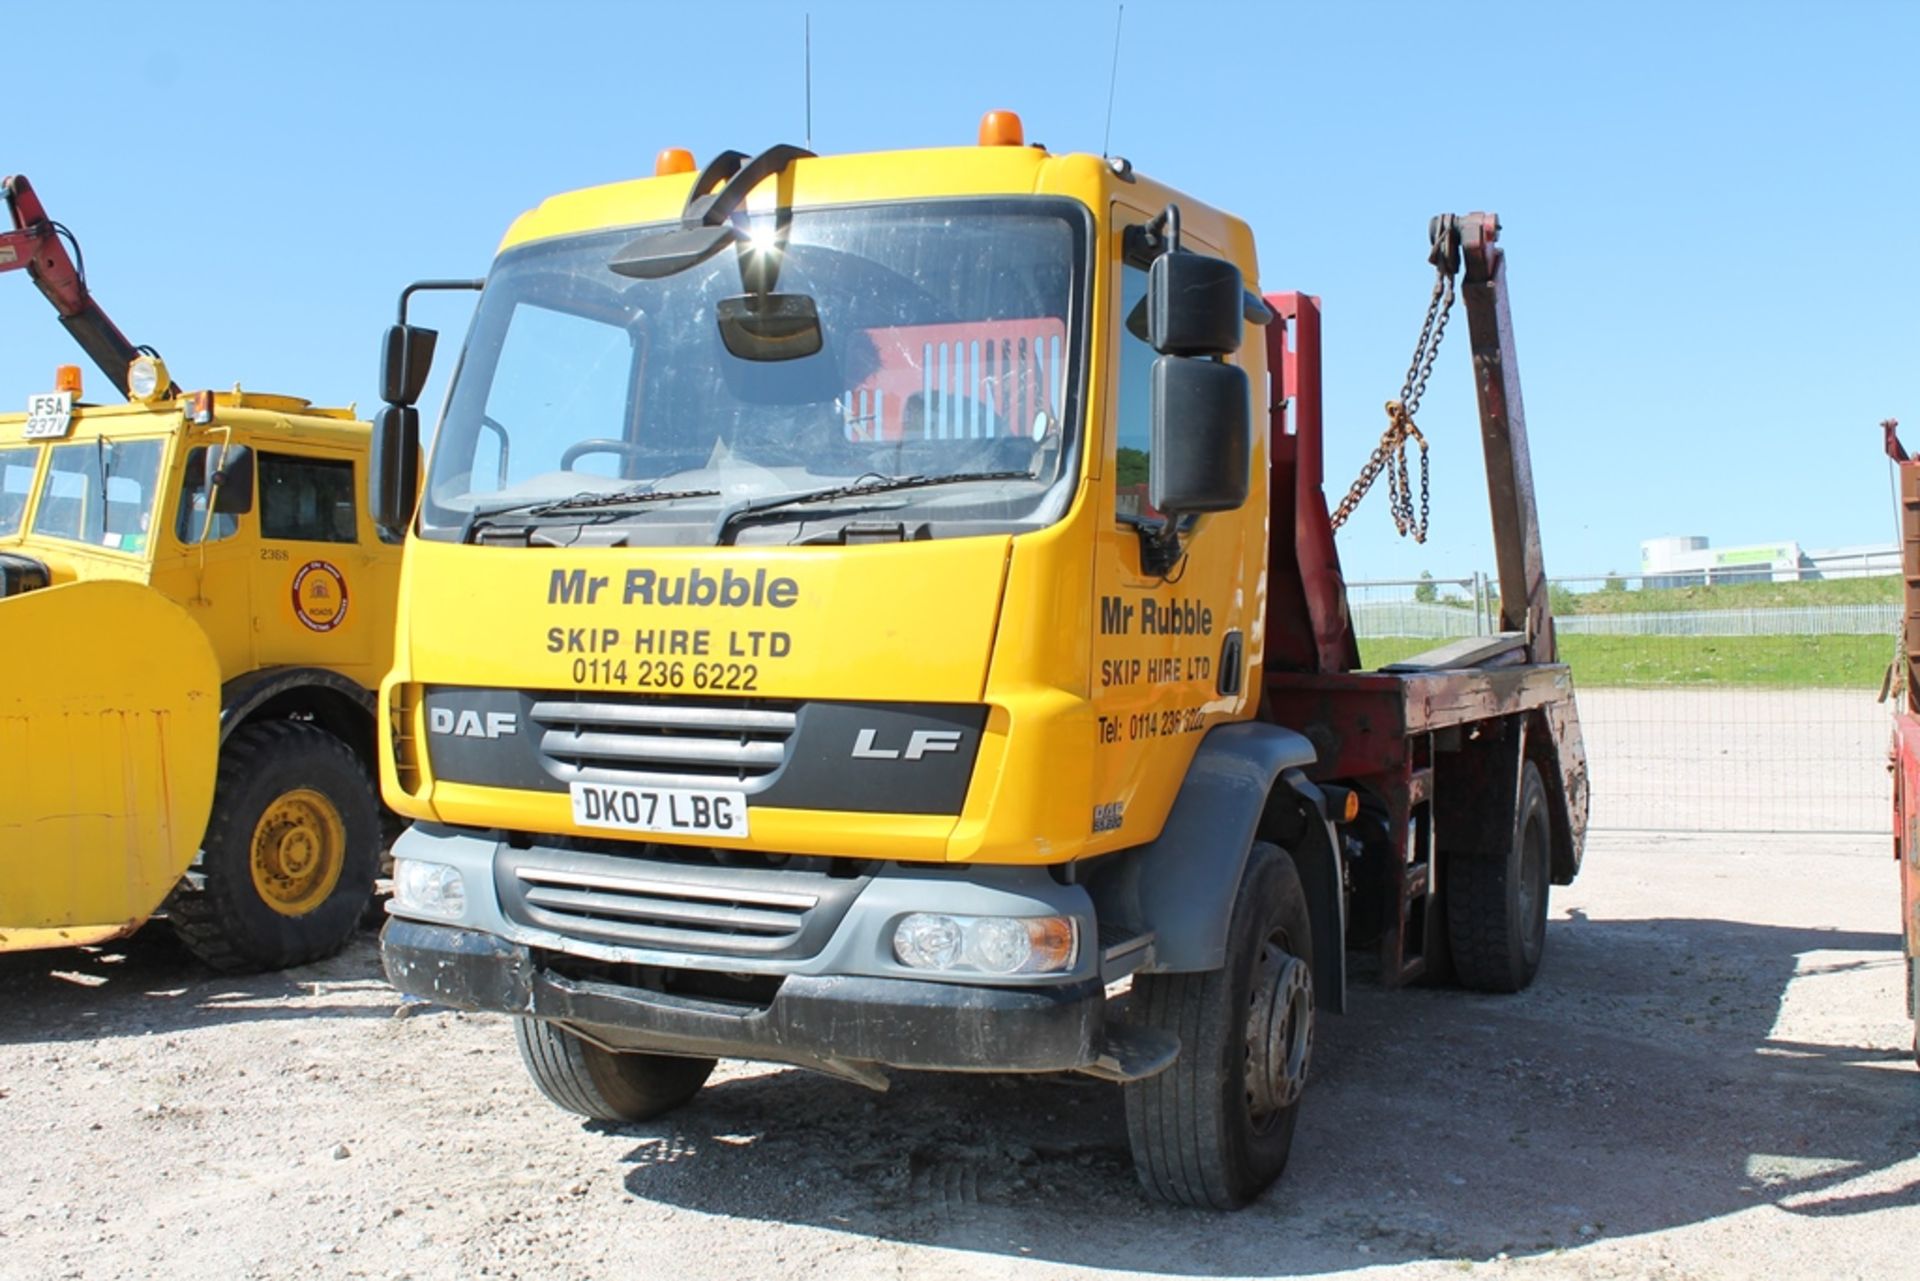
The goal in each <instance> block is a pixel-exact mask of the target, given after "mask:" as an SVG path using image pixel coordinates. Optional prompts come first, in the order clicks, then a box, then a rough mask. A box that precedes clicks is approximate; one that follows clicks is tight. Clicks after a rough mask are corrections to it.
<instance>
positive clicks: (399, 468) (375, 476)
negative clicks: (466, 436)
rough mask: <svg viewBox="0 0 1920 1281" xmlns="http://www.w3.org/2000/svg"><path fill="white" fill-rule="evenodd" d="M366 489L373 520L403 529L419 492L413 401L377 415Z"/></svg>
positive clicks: (393, 531) (382, 526) (391, 531)
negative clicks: (410, 403) (411, 403)
mask: <svg viewBox="0 0 1920 1281" xmlns="http://www.w3.org/2000/svg"><path fill="white" fill-rule="evenodd" d="M395 328H398V326H395ZM367 491H368V492H367V511H368V512H369V513H370V514H371V515H372V517H373V523H374V524H375V525H377V526H378V527H379V528H380V529H382V530H384V531H386V532H387V533H389V534H392V535H396V536H397V535H399V534H400V533H402V532H403V531H404V530H405V529H406V527H407V522H408V521H410V520H412V519H413V503H414V499H415V498H416V497H417V496H418V495H419V492H420V411H419V410H417V409H415V408H414V407H413V406H412V405H388V406H387V407H386V408H384V409H382V410H381V411H380V412H379V414H378V415H376V416H375V418H374V420H373V441H372V450H371V452H370V456H369V458H368V460H367Z"/></svg>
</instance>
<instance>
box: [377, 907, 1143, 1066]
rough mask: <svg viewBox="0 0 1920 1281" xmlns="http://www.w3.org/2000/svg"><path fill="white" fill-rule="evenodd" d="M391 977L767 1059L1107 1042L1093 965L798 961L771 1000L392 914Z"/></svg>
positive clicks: (977, 1059) (592, 1026)
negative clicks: (994, 976)
mask: <svg viewBox="0 0 1920 1281" xmlns="http://www.w3.org/2000/svg"><path fill="white" fill-rule="evenodd" d="M381 955H382V959H383V961H384V962H385V965H386V971H387V978H388V979H389V981H391V982H392V984H393V985H394V987H396V988H398V989H399V990H400V991H402V992H405V993H407V994H409V995H412V996H418V997H423V998H425V999H427V1000H431V1001H435V1002H438V1003H440V1004H442V1005H449V1006H454V1007H456V1008H459V1009H468V1010H491V1011H497V1012H501V1013H507V1014H520V1015H528V1016H531V1017H534V1018H542V1019H551V1020H554V1021H556V1022H559V1023H562V1024H564V1025H566V1026H567V1027H569V1028H572V1029H574V1030H576V1031H578V1032H580V1033H582V1034H583V1035H585V1036H586V1037H588V1038H589V1039H590V1040H593V1041H596V1042H598V1043H600V1044H603V1045H605V1046H607V1047H608V1048H610V1049H615V1050H641V1051H652V1052H657V1053H666V1054H686V1055H697V1056H702V1057H706V1056H713V1057H720V1056H726V1057H732V1058H750V1059H767V1060H771V1061H774V1062H781V1063H794V1064H799V1065H801V1066H805V1067H815V1068H820V1069H822V1070H825V1071H830V1072H843V1073H844V1072H846V1071H847V1070H848V1068H849V1067H850V1066H853V1065H859V1066H861V1067H864V1066H866V1065H878V1066H885V1067H897V1068H924V1069H932V1070H946V1071H962V1072H965V1071H989V1072H1054V1071H1068V1070H1074V1069H1087V1068H1091V1067H1094V1066H1095V1065H1096V1064H1097V1063H1098V1062H1099V1061H1100V1059H1101V1056H1102V1054H1103V1053H1104V1051H1105V1049H1106V1045H1105V1031H1104V1024H1105V1014H1106V1001H1105V994H1104V989H1103V987H1102V985H1101V983H1100V980H1099V979H1098V978H1097V977H1087V978H1082V979H1078V980H1075V981H1072V982H1069V983H1066V984H1058V985H1052V986H1047V987H1025V988H1008V987H981V986H975V985H971V984H959V983H951V982H927V981H924V980H915V979H905V978H894V977H876V976H871V975H844V974H791V975H788V976H786V977H784V978H782V979H781V980H780V981H779V985H778V990H777V992H776V993H775V994H774V996H773V998H772V1000H771V1001H770V1002H767V1003H766V1004H764V1005H760V1004H751V1005H750V1004H740V1003H735V1002H731V1001H717V1000H708V999H704V998H700V997H691V996H685V995H680V994H676V993H670V992H662V991H654V990H651V989H648V988H642V987H635V986H628V985H626V984H620V983H611V982H603V981H599V980H593V979H585V978H576V977H569V976H567V975H565V974H562V973H559V972H557V971H556V970H555V969H554V968H553V967H551V966H550V965H548V964H545V963H543V959H542V956H541V954H540V953H539V952H537V951H536V950H535V949H533V948H530V947H527V946H525V945H522V944H518V943H514V942H511V941H509V940H507V939H503V938H499V937H496V936H494V935H491V934H488V933H484V932H481V931H478V930H472V929H465V928H461V927H458V926H447V925H429V924H425V923H422V922H419V921H411V920H403V919H400V918H398V917H396V918H394V919H392V920H389V921H388V922H387V926H386V931H385V933H384V934H383V935H382V936H381Z"/></svg>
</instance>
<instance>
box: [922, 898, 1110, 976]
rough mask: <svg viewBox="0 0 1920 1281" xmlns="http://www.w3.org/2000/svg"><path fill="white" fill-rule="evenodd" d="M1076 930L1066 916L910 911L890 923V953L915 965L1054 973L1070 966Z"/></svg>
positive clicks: (965, 970) (1077, 940) (1077, 938)
mask: <svg viewBox="0 0 1920 1281" xmlns="http://www.w3.org/2000/svg"><path fill="white" fill-rule="evenodd" d="M1079 944H1080V931H1079V929H1078V927H1077V926H1076V925H1075V923H1074V920H1073V918H1072V917H1070V916H948V915H945V914H944V913H940V912H914V913H912V914H911V915H909V916H903V917H901V918H900V921H899V923H898V924H897V925H895V926H894V927H893V955H894V957H895V959H897V960H898V961H899V962H900V964H902V965H905V966H907V967H909V968H910V969H916V970H941V971H947V972H953V973H975V974H1054V973H1058V972H1060V971H1062V970H1070V969H1072V968H1073V963H1074V960H1075V958H1076V957H1077V956H1078V955H1079V951H1080V947H1079Z"/></svg>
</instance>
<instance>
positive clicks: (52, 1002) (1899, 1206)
mask: <svg viewBox="0 0 1920 1281" xmlns="http://www.w3.org/2000/svg"><path fill="white" fill-rule="evenodd" d="M1895 881H1896V871H1895V866H1894V863H1893V860H1892V859H1891V857H1889V856H1888V855H1887V854H1886V846H1885V842H1884V841H1881V840H1877V839H1871V838H1853V839H1840V840H1836V839H1831V838H1830V839H1826V840H1814V839H1810V838H1792V839H1782V838H1764V837H1720V838H1711V837H1700V838H1677V837H1676V838H1659V837H1653V836H1643V835H1624V834H1616V835H1610V836H1609V835H1601V836H1596V838H1595V839H1594V840H1593V842H1592V844H1591V847H1590V849H1589V853H1588V868H1587V872H1586V875H1585V876H1584V877H1583V878H1582V879H1581V881H1580V883H1579V884H1578V885H1576V886H1574V887H1573V888H1572V889H1570V890H1562V891H1559V892H1557V894H1556V898H1555V900H1554V912H1553V921H1552V924H1551V927H1550V942H1549V946H1548V955H1547V960H1546V963H1545V965H1544V967H1543V969H1542V971H1541V974H1540V978H1539V981H1538V982H1537V983H1536V984H1535V986H1534V987H1533V988H1532V990H1530V991H1529V992H1527V993H1525V994H1523V995H1521V996H1518V997H1505V998H1499V997H1481V996H1473V995H1467V994H1464V993H1459V992H1453V991H1439V990H1413V991H1405V992H1397V993H1394V992H1382V991H1378V990H1374V989H1370V988H1362V989H1361V990H1359V991H1358V993H1357V994H1356V999H1355V1000H1354V1002H1353V1007H1354V1008H1353V1012H1352V1013H1350V1014H1348V1015H1347V1016H1345V1017H1343V1018H1337V1019H1335V1018H1330V1019H1327V1020H1324V1021H1323V1023H1322V1025H1321V1035H1320V1041H1319V1048H1318V1057H1317V1060H1316V1065H1315V1066H1316V1071H1317V1079H1316V1082H1315V1084H1314V1086H1313V1087H1312V1089H1311V1090H1310V1092H1309V1094H1308V1096H1307V1100H1306V1105H1305V1106H1306V1111H1305V1113H1304V1115H1303V1118H1302V1123H1301V1127H1300V1131H1299V1135H1298V1138H1297V1140H1296V1144H1295V1149H1294V1158H1293V1165H1292V1168H1291V1169H1290V1170H1289V1172H1288V1174H1287V1176H1286V1178H1285V1179H1284V1180H1283V1182H1282V1183H1281V1185H1280V1186H1279V1187H1277V1188H1276V1189H1274V1190H1273V1191H1272V1192H1270V1193H1269V1194H1268V1195H1267V1196H1266V1197H1265V1198H1264V1199H1263V1200H1262V1201H1261V1202H1259V1203H1258V1204H1257V1205H1255V1206H1254V1207H1252V1208H1251V1209H1249V1210H1247V1211H1245V1212H1243V1213H1241V1214H1238V1215H1233V1216H1223V1215H1213V1214H1202V1213H1195V1212H1188V1211H1179V1210H1173V1209H1168V1208H1164V1207H1160V1206H1156V1205H1153V1204H1150V1203H1149V1202H1147V1201H1146V1200H1144V1199H1143V1198H1142V1196H1141V1194H1140V1193H1139V1192H1138V1191H1137V1189H1136V1185H1135V1183H1134V1181H1133V1177H1132V1174H1131V1172H1130V1170H1129V1167H1128V1161H1127V1154H1126V1148H1125V1140H1124V1136H1123V1131H1122V1126H1121V1114H1120V1103H1119V1096H1118V1093H1117V1091H1116V1090H1115V1089H1113V1088H1112V1087H1109V1086H1104V1085H1101V1084H1098V1083H1095V1082H1091V1081H1084V1080H1081V1079H1078V1078H1070V1079H1054V1078H1049V1079H1036V1080H1026V1081H1013V1080H1002V1079H995V1078H964V1077H935V1076H912V1075H903V1076H900V1077H898V1078H896V1082H895V1086H894V1089H893V1090H892V1091H891V1092H890V1093H888V1094H886V1095H876V1094H872V1093H869V1092H867V1091H865V1090H862V1089H861V1088H859V1087H857V1086H852V1085H847V1084H843V1083H840V1082H837V1081H831V1080H828V1079H825V1078H822V1077H817V1076H811V1075H808V1074H805V1073H802V1072H798V1071H789V1070H783V1069H768V1068H764V1067H759V1066H755V1065H748V1064H734V1063H729V1064H723V1065H722V1068H721V1071H720V1072H719V1073H718V1074H717V1075H716V1079H715V1083H714V1084H713V1085H711V1086H709V1087H708V1089H707V1090H706V1091H704V1092H703V1093H702V1094H701V1095H700V1097H699V1098H698V1099H697V1100H696V1101H695V1102H694V1103H693V1104H692V1105H691V1106H689V1107H688V1108H687V1109H685V1110H683V1111H682V1112H680V1113H678V1114H676V1115H675V1116H673V1117H671V1118H668V1119H665V1120H662V1121H659V1122H655V1123H652V1124H648V1125H640V1126H631V1127H623V1128H612V1127H603V1126H597V1125H588V1124H582V1123H580V1122H578V1121H576V1120H575V1119H573V1118H571V1117H568V1116H566V1115H564V1114H562V1113H560V1112H557V1111H555V1110H553V1109H552V1108H550V1107H549V1106H548V1105H547V1104H546V1103H545V1102H544V1101H543V1100H541V1099H540V1098H538V1097H537V1096H536V1095H535V1094H534V1092H533V1089H532V1087H531V1086H530V1085H529V1084H528V1083H527V1082H526V1080H525V1079H524V1077H523V1075H522V1073H521V1069H520V1065H519V1062H518V1059H517V1057H516V1055H515V1053H514V1051H513V1048H512V1044H511V1038H510V1035H509V1031H508V1028H507V1025H506V1024H505V1022H504V1021H503V1020H501V1019H499V1018H494V1017H484V1016H468V1015H462V1014H457V1013H451V1012H447V1011H442V1010H438V1009H434V1008H430V1007H420V1006H408V1007H404V1008H403V1007H401V1006H400V1005H399V1004H398V1002H397V1000H396V998H395V996H394V994H393V993H392V992H391V991H390V990H389V989H388V988H387V987H386V986H385V985H384V984H383V982H382V981H381V979H380V977H379V967H378V955H377V948H376V944H375V941H374V937H373V936H372V935H371V934H369V935H367V936H365V937H364V938H363V939H362V940H361V941H360V942H358V943H357V944H356V945H355V946H354V947H353V948H351V949H350V950H349V951H348V952H347V953H346V954H345V955H343V956H341V957H339V958H336V959H335V960H333V961H331V962H328V963H326V964H323V965H318V966H312V967H309V968H307V969H304V970H297V971H293V972H291V973H288V974H284V975H275V976H269V977H264V978H250V979H244V980H232V979H222V978H216V977H212V976H210V975H208V974H207V973H206V972H205V971H204V970H201V969H199V968H198V967H197V966H196V965H195V964H194V963H193V962H192V961H191V960H189V959H188V958H187V957H186V956H185V955H184V954H182V953H180V952H179V951H177V950H176V949H175V948H174V947H173V946H172V945H171V944H170V942H169V941H168V940H167V938H166V937H165V935H164V934H161V933H158V932H155V931H149V932H148V933H147V934H145V935H143V936H141V937H139V938H137V939H135V940H133V941H131V942H130V943H128V944H126V945H123V946H121V947H118V948H110V949H104V950H94V951H89V952H62V953H40V954H35V955H26V956H13V957H0V993H3V995H0V1000H3V1001H4V1006H3V1007H0V1008H4V1009H5V1011H6V1013H5V1017H4V1019H3V1020H0V1134H4V1135H5V1136H6V1144H7V1146H6V1154H7V1159H6V1160H5V1162H4V1163H0V1275H4V1276H6V1277H20V1278H35V1279H36V1281H38V1279H40V1278H57V1277H147V1276H156V1275H171V1276H195V1277H282V1276H326V1277H336V1276H338V1277H360V1276H366V1277H415V1278H438V1277H461V1278H471V1277H482V1276H484V1277H541V1278H546V1277H600V1276H613V1275H617V1274H624V1275H630V1276H641V1277H646V1276H672V1277H707V1276H712V1277H734V1276H745V1275H769V1274H773V1275H781V1276H789V1275H790V1276H819V1277H832V1278H836V1281H837V1279H839V1278H844V1277H849V1276H873V1275H878V1276H896V1275H897V1276H916V1277H917V1276H927V1275H940V1276H942V1277H951V1278H973V1277H996V1278H997V1277H1017V1278H1037V1277H1052V1276H1064V1275H1074V1274H1080V1275H1086V1274H1128V1273H1140V1274H1150V1275H1167V1276H1189V1275H1191V1276H1206V1277H1214V1276H1233V1275H1255V1276H1271V1275H1302V1274H1306V1275H1321V1274H1330V1275H1331V1274H1345V1273H1349V1272H1352V1273H1365V1274H1367V1275H1375V1274H1386V1275H1395V1276H1401V1275H1405V1276H1429V1275H1448V1276H1451V1275H1454V1274H1456V1273H1461V1272H1467V1273H1473V1274H1476V1275H1494V1276H1505V1275H1509V1274H1515V1275H1524V1276H1543V1277H1643V1276H1660V1277H1692V1276H1707V1277H1722V1276H1724V1277H1746V1276H1751V1275H1773V1276H1789V1277H1790V1276H1821V1277H1846V1276H1859V1277H1893V1276H1911V1275H1913V1264H1912V1260H1913V1258H1914V1257H1915V1253H1916V1243H1920V1155H1917V1152H1920V1075H1917V1074H1916V1072H1915V1069H1914V1066H1913V1064H1912V1063H1911V1061H1910V1059H1909V1053H1908V1037H1909V1026H1908V1024H1907V1023H1906V1022H1905V1020H1904V1018H1903V1013H1904V1007H1903V1004H1902V986H1901V983H1902V981H1901V968H1900V957H1899V942H1898V939H1897V937H1896V935H1895V934H1894V932H1893V931H1894V926H1895V922H1896V920H1897V916H1898V908H1897V904H1896V887H1895Z"/></svg>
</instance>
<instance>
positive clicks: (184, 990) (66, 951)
mask: <svg viewBox="0 0 1920 1281" xmlns="http://www.w3.org/2000/svg"><path fill="white" fill-rule="evenodd" d="M316 984H324V985H329V986H331V985H352V986H356V987H357V986H359V985H361V984H368V985H371V984H378V987H377V988H373V989H372V990H370V991H369V992H368V994H367V998H366V999H364V1000H360V1001H356V1002H353V1003H348V1004H343V1003H340V1002H337V1001H336V1002H330V1003H329V1004H327V1005H326V1006H325V1007H324V1008H315V1007H313V1006H312V1005H302V1006H295V1005H288V1004H286V1003H285V1002H287V1001H288V999H289V998H293V997H305V996H310V995H311V994H312V993H313V991H314V987H315V985H316ZM397 1004H398V997H396V996H395V995H394V993H393V992H392V990H391V989H389V988H388V987H387V986H386V980H385V978H384V977H383V976H382V974H381V972H380V947H379V935H378V934H377V933H375V932H374V931H372V930H363V931H362V932H361V933H360V934H359V935H358V936H357V937H356V938H355V939H354V941H353V942H352V943H350V944H348V945H347V949H346V950H345V951H344V952H342V953H341V954H340V955H338V956H335V957H330V958H328V959H327V960H324V961H320V962H318V963H316V964H313V965H304V966H301V967H299V968H298V969H293V970H283V971H281V972H279V973H277V974H242V975H226V974H218V973H215V972H214V971H212V970H210V969H208V968H207V967H206V966H204V965H202V964H201V963H200V962H199V961H197V960H195V959H194V958H193V956H192V955H190V954H189V953H188V952H187V951H186V949H184V948H182V947H181V946H180V944H179V943H178V942H176V941H175V940H174V937H173V934H172V933H171V932H170V931H169V930H168V929H167V928H166V926H165V925H162V924H151V925H148V926H146V927H145V928H143V929H142V930H140V931H139V932H138V933H136V934H135V935H133V937H131V938H126V939H121V940H119V941H117V942H113V943H105V944H101V945H100V946H98V947H75V948H58V949H52V950H48V951H44V952H16V953H8V954H5V955H0V1045H32V1044H42V1043H44V1044H53V1043H57V1042H63V1041H91V1040H100V1039H107V1038H112V1037H117V1036H143V1035H147V1034H150V1033H170V1032H180V1031H187V1030H190V1029H193V1028H198V1027H210V1026H213V1025H215V1024H221V1023H254V1022H276V1021H283V1020H299V1019H310V1018H319V1017H324V1018H386V1017H388V1016H390V1015H391V1014H392V1013H393V1011H394V1007H395V1006H396V1005H397Z"/></svg>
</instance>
